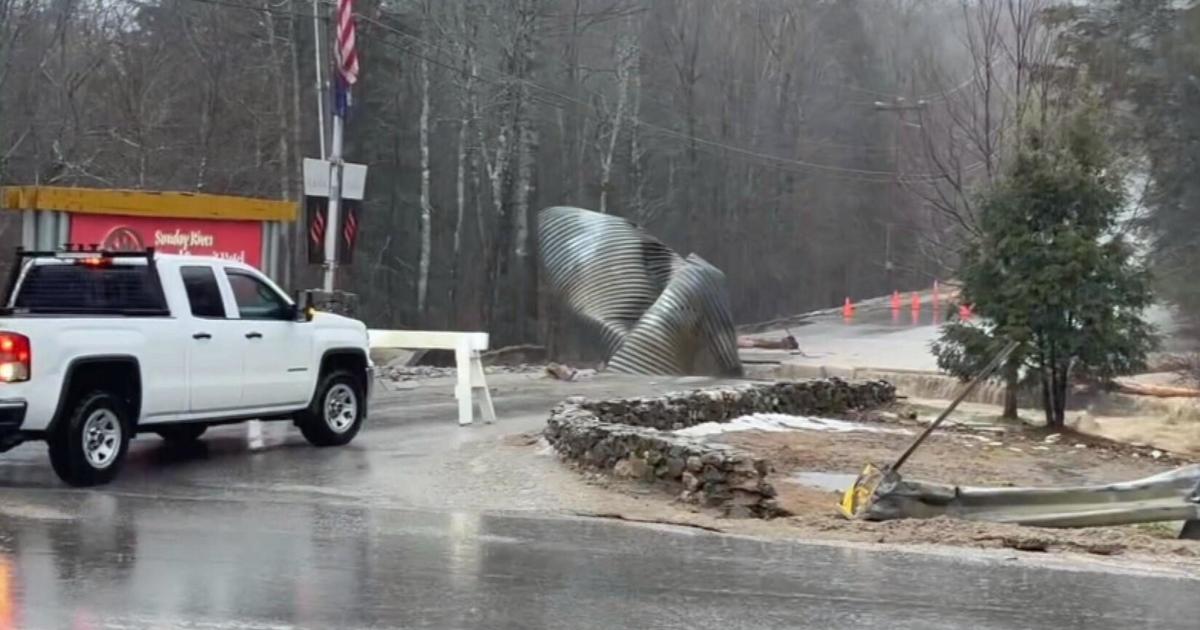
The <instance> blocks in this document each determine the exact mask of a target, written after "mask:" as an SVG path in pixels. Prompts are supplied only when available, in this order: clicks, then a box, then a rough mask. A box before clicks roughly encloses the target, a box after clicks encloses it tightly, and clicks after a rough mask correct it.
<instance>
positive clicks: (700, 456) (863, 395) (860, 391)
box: [545, 379, 896, 518]
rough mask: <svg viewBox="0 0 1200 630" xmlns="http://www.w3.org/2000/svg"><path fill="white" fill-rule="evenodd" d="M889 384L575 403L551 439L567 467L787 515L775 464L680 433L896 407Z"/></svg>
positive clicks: (756, 387) (554, 425)
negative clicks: (768, 416)
mask: <svg viewBox="0 0 1200 630" xmlns="http://www.w3.org/2000/svg"><path fill="white" fill-rule="evenodd" d="M895 398H896V389H895V388H894V387H893V386H892V385H891V384H889V383H887V382H884V381H867V382H861V383H847V382H846V381H842V380H840V379H820V380H810V381H797V382H781V383H770V384H750V385H740V386H736V387H728V388H717V389H707V390H696V391H691V392H682V393H674V394H667V395H665V396H660V397H656V398H634V399H619V400H598V401H592V400H586V399H583V398H571V399H568V400H567V401H566V402H564V403H562V404H560V405H558V406H557V407H555V408H554V409H553V410H552V411H551V412H550V419H549V420H548V421H547V424H546V430H545V436H546V439H547V440H549V441H550V444H551V445H552V446H553V447H554V449H555V450H556V451H558V453H559V454H560V455H561V456H562V457H563V458H564V459H566V460H567V461H570V462H574V463H576V464H578V465H581V466H584V467H587V468H591V469H595V470H601V471H606V472H612V473H614V474H617V475H620V476H625V477H633V478H639V479H642V480H645V481H661V482H665V483H673V484H678V485H680V486H682V492H681V494H680V498H681V499H683V500H685V501H689V502H694V503H702V504H704V505H707V506H714V507H719V508H721V509H722V510H723V511H725V513H727V514H729V515H731V516H743V517H744V516H758V517H763V518H768V517H771V516H774V515H776V514H778V513H779V507H778V505H777V504H776V502H775V499H774V497H775V489H774V487H772V486H771V484H770V483H769V482H768V481H767V475H768V473H770V471H771V464H770V462H768V461H766V460H763V459H760V458H756V457H754V456H753V455H751V454H749V453H746V452H744V451H740V450H738V449H735V448H733V447H731V446H727V445H724V444H717V443H711V442H706V441H703V440H699V439H694V438H688V437H683V436H678V435H675V434H673V433H671V431H672V430H675V429H682V428H685V427H690V426H693V425H697V424H702V423H705V422H728V421H730V420H733V419H735V418H739V417H741V416H745V415H749V414H753V413H784V414H791V415H820V416H832V415H838V414H841V413H845V412H847V411H850V410H857V409H869V408H872V407H877V406H880V405H884V404H887V403H890V402H892V401H894V400H895Z"/></svg>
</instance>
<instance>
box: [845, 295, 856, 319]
mask: <svg viewBox="0 0 1200 630" xmlns="http://www.w3.org/2000/svg"><path fill="white" fill-rule="evenodd" d="M853 317H854V304H852V303H851V302H850V298H849V297H847V298H846V303H845V304H843V305H842V318H843V319H846V320H850V319H852V318H853Z"/></svg>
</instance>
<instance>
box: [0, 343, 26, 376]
mask: <svg viewBox="0 0 1200 630" xmlns="http://www.w3.org/2000/svg"><path fill="white" fill-rule="evenodd" d="M32 363H33V351H32V350H31V348H30V347H29V337H26V336H25V335H21V334H18V333H14V332H4V331H0V383H18V382H21V381H28V380H29V374H30V372H31V371H32Z"/></svg>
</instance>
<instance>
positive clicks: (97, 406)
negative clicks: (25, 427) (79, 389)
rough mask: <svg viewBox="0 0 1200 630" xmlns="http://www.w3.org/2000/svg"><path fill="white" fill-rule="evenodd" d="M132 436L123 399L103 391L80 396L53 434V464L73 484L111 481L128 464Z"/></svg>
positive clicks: (51, 462)
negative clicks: (123, 465) (127, 457)
mask: <svg viewBox="0 0 1200 630" xmlns="http://www.w3.org/2000/svg"><path fill="white" fill-rule="evenodd" d="M131 436H132V430H131V427H130V422H129V412H128V411H127V409H126V405H125V402H124V401H123V400H121V399H120V398H118V397H116V396H113V395H112V394H109V393H108V392H104V391H94V392H91V393H89V394H86V395H84V396H79V397H77V398H76V399H75V400H74V401H72V402H71V406H70V407H68V412H67V416H66V417H65V418H63V419H62V422H61V423H60V424H59V426H58V427H57V428H56V429H55V431H54V434H53V435H51V436H50V439H49V445H50V465H51V466H53V467H54V472H55V473H57V474H58V477H59V478H60V479H62V480H63V481H64V482H66V483H67V484H69V485H72V486H76V487H87V486H95V485H100V484H105V483H108V482H109V481H112V479H113V478H114V477H116V476H117V473H118V472H119V471H120V470H121V466H122V464H124V463H125V454H126V453H128V452H129V439H130V437H131Z"/></svg>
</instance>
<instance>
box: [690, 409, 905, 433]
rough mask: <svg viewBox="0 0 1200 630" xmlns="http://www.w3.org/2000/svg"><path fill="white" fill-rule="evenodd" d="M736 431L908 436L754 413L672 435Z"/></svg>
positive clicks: (880, 429)
mask: <svg viewBox="0 0 1200 630" xmlns="http://www.w3.org/2000/svg"><path fill="white" fill-rule="evenodd" d="M734 431H828V432H832V433H850V432H854V431H861V432H865V433H896V434H900V435H909V433H910V432H909V431H907V430H905V429H890V428H886V427H876V426H871V425H867V424H862V423H860V422H849V421H847V420H835V419H833V418H815V417H808V416H789V415H786V414H782V413H755V414H751V415H748V416H742V417H740V418H734V419H733V420H730V421H729V422H705V423H703V424H697V425H695V426H691V427H687V428H686V429H678V430H676V431H672V433H674V434H675V435H682V436H686V437H703V436H706V435H718V434H721V433H732V432H734Z"/></svg>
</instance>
